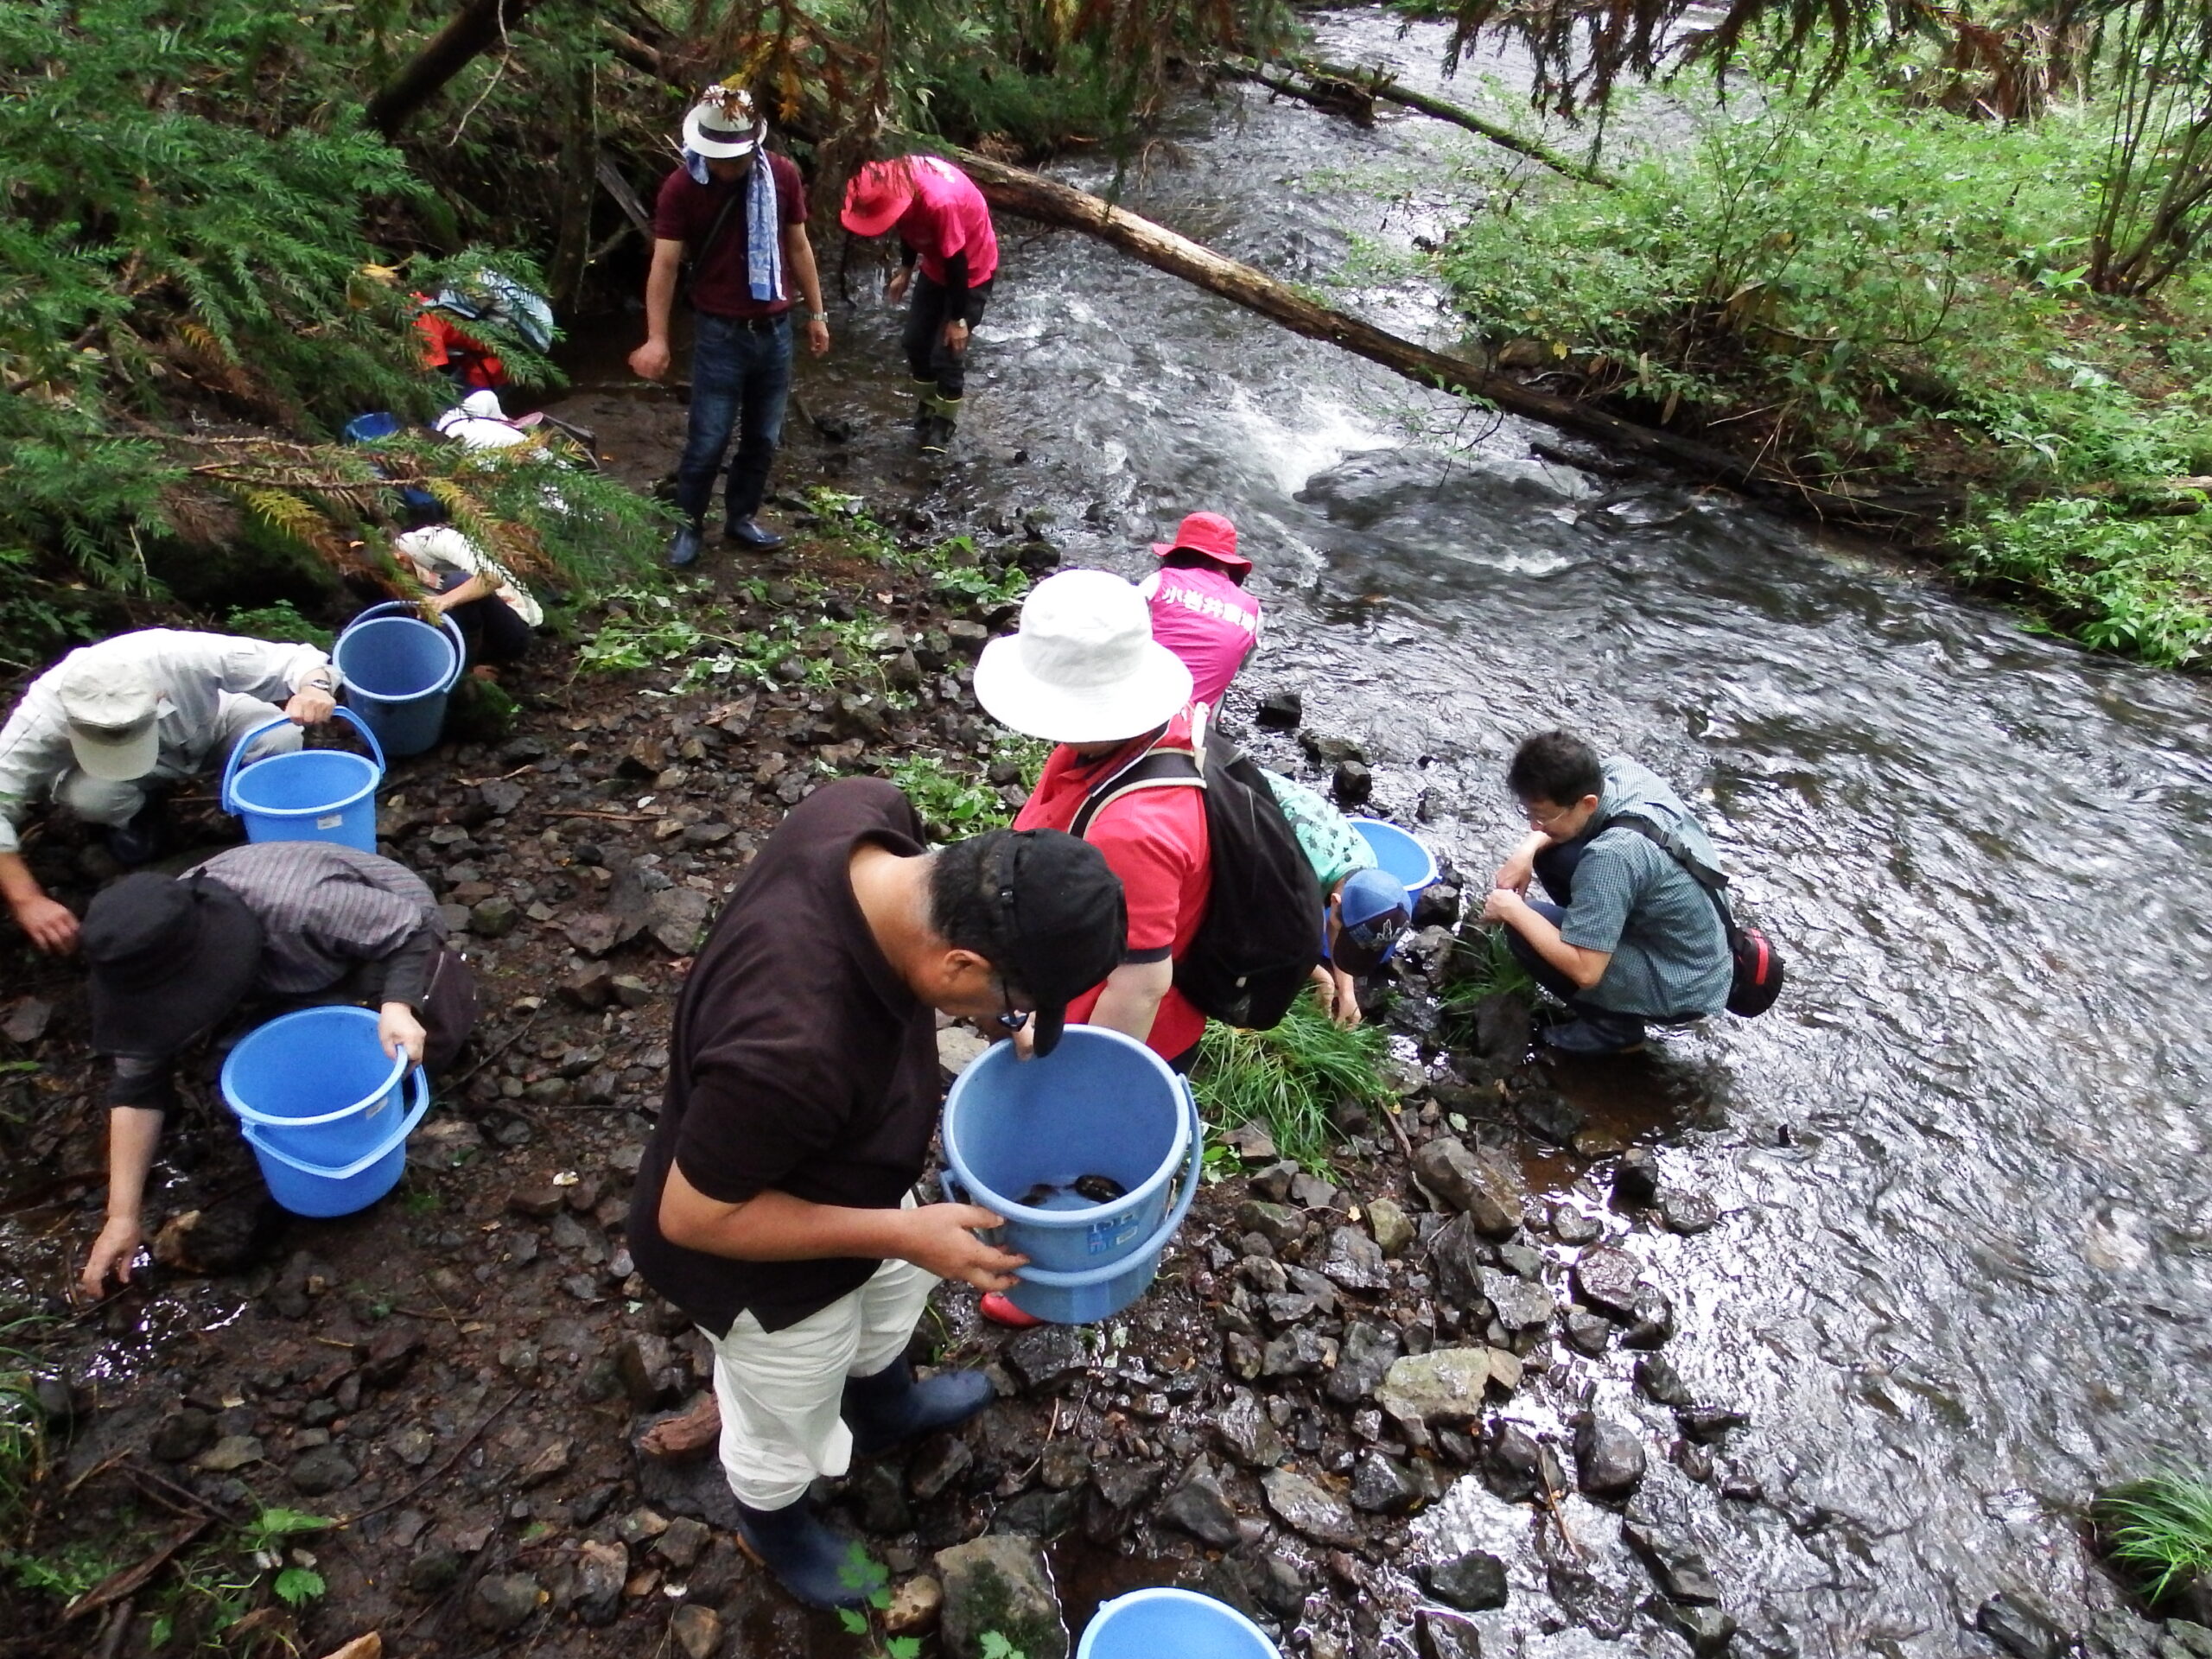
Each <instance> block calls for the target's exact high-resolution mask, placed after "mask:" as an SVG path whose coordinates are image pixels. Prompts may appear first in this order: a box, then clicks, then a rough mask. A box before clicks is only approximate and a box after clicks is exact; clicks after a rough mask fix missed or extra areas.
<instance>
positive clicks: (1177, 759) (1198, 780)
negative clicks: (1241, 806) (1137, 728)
mask: <svg viewBox="0 0 2212 1659" xmlns="http://www.w3.org/2000/svg"><path fill="white" fill-rule="evenodd" d="M1205 786H1206V778H1205V771H1204V769H1203V768H1201V767H1200V766H1199V765H1198V758H1197V757H1196V756H1195V755H1192V753H1189V752H1188V751H1187V750H1184V749H1147V750H1146V751H1145V752H1144V753H1141V754H1140V755H1138V756H1137V757H1136V759H1135V760H1131V761H1129V762H1128V763H1127V764H1126V765H1124V766H1121V767H1120V768H1119V769H1117V770H1116V771H1115V772H1112V773H1111V774H1110V775H1109V776H1107V777H1104V778H1102V779H1099V780H1098V781H1097V782H1096V784H1093V785H1091V786H1090V791H1089V792H1088V793H1087V794H1085V795H1084V798H1083V804H1082V805H1081V806H1079V807H1077V809H1076V815H1075V822H1074V823H1071V824H1070V825H1068V833H1069V834H1070V835H1071V836H1078V837H1080V836H1087V835H1088V834H1090V825H1091V822H1092V821H1093V820H1094V819H1096V817H1097V816H1098V815H1099V814H1100V813H1101V812H1103V811H1104V810H1106V809H1107V808H1108V807H1109V806H1111V805H1112V804H1114V803H1115V802H1116V801H1118V800H1120V799H1121V798H1122V796H1124V795H1134V794H1135V793H1136V791H1139V790H1141V789H1204V788H1205Z"/></svg>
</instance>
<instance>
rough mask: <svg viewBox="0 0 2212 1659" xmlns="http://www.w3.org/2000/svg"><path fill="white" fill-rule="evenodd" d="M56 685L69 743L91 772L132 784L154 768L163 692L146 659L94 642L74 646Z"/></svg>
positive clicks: (158, 753) (158, 754) (159, 741)
mask: <svg viewBox="0 0 2212 1659" xmlns="http://www.w3.org/2000/svg"><path fill="white" fill-rule="evenodd" d="M55 689H56V691H57V693H58V695H59V696H60V699H61V712H62V714H63V715H64V716H65V717H67V720H68V721H69V747H71V748H72V749H73V750H74V751H75V752H76V756H77V764H78V765H79V766H82V767H83V768H84V769H85V771H86V772H87V773H89V774H90V775H91V776H92V777H94V778H106V779H113V780H114V781H116V782H118V783H130V782H133V781H135V780H137V779H140V778H143V777H144V776H146V774H147V773H149V772H151V771H153V769H154V766H155V763H156V761H157V760H159V759H160V757H161V752H162V734H161V728H160V726H159V724H158V719H159V713H160V708H159V705H160V703H161V696H162V693H161V687H160V686H159V685H157V684H156V683H155V680H154V677H153V675H152V674H151V673H150V672H149V671H148V670H147V668H146V666H145V664H143V663H138V662H135V661H132V660H131V659H130V658H118V657H114V656H112V655H111V654H109V653H105V652H99V651H97V650H94V649H92V648H91V647H86V648H85V649H82V650H79V651H73V652H70V653H69V655H68V656H67V658H64V659H63V661H62V664H61V678H60V683H59V684H58V686H57V687H56V688H55Z"/></svg>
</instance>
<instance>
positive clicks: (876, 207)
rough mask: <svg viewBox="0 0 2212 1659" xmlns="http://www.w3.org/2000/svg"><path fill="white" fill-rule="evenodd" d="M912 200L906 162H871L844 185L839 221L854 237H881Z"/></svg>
mask: <svg viewBox="0 0 2212 1659" xmlns="http://www.w3.org/2000/svg"><path fill="white" fill-rule="evenodd" d="M913 199H914V175H913V174H912V172H911V171H910V170H909V169H908V168H907V166H906V162H903V161H899V162H869V163H868V165H867V166H866V167H864V168H861V170H860V171H859V172H857V173H855V174H854V175H853V176H852V181H851V182H850V183H849V184H847V185H846V186H845V208H844V211H843V212H842V213H840V214H838V216H837V218H838V222H839V223H841V224H842V225H843V226H844V227H845V228H846V229H847V230H849V231H850V232H852V233H853V234H854V235H855V236H881V235H882V234H883V233H884V232H886V231H887V230H889V229H890V228H891V227H892V226H893V225H896V224H897V223H898V222H899V215H900V214H901V213H905V212H906V205H907V204H908V203H909V202H911V201H912V200H913Z"/></svg>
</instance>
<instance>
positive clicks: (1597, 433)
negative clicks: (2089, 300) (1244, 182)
mask: <svg viewBox="0 0 2212 1659" xmlns="http://www.w3.org/2000/svg"><path fill="white" fill-rule="evenodd" d="M952 155H953V158H954V159H955V160H957V162H959V163H960V165H961V167H962V168H964V169H965V170H966V172H967V174H968V175H969V177H970V178H972V179H973V180H975V181H976V186H977V188H980V189H981V190H982V193H983V195H984V198H985V199H986V200H988V201H989V203H990V204H991V206H992V207H994V208H995V209H997V210H999V211H1001V212H1003V213H1014V214H1017V215H1019V216H1020V217H1021V218H1023V219H1033V220H1035V221H1036V222H1037V223H1039V224H1042V225H1052V226H1060V227H1062V228H1064V229H1067V230H1072V231H1080V232H1083V233H1084V235H1086V236H1092V237H1096V238H1098V239H1099V240H1100V241H1102V242H1105V243H1108V244H1109V245H1112V246H1114V247H1116V248H1119V249H1121V250H1122V251H1123V252H1125V253H1128V254H1130V255H1133V256H1134V257H1136V258H1138V259H1141V260H1142V261H1143V262H1144V263H1145V264H1148V265H1151V266H1152V267H1154V269H1155V270H1164V271H1166V273H1167V274H1168V275H1169V276H1171V277H1180V278H1181V279H1182V280H1183V281H1185V282H1186V283H1193V284H1195V285H1196V286H1198V287H1199V288H1203V289H1205V290H1206V291H1207V292H1208V293H1211V294H1216V295H1218V296H1221V297H1222V298H1223V299H1225V300H1229V301H1231V302H1234V303H1236V304H1237V305H1241V306H1243V307H1244V308H1247V309H1248V310H1252V311H1256V312H1258V313H1259V314H1260V315H1262V316H1264V317H1267V318H1268V319H1270V320H1271V321H1274V322H1277V323H1280V324H1281V325H1282V326H1283V327H1286V328H1288V329H1289V330H1291V331H1292V332H1293V333H1294V334H1303V335H1305V336H1306V338H1307V339H1309V340H1325V341H1326V342H1328V343H1329V344H1330V345H1332V346H1341V347H1342V348H1343V349H1344V350H1345V351H1348V352H1351V353H1355V354H1357V355H1358V356H1360V357H1363V358H1365V359H1368V361H1370V363H1379V364H1381V365H1383V367H1384V368H1386V369H1389V370H1390V371H1391V372H1394V373H1396V374H1401V375H1403V376H1404V377H1405V378H1407V379H1408V380H1412V381H1414V382H1416V383H1417V384H1419V385H1424V386H1428V387H1432V388H1436V389H1440V390H1442V391H1450V392H1456V393H1459V394H1460V395H1462V396H1465V397H1478V398H1481V399H1482V400H1484V402H1486V403H1490V404H1495V405H1496V406H1497V407H1498V408H1499V409H1502V410H1506V411H1507V412H1508V413H1510V414H1514V415H1520V416H1526V417H1527V418H1528V419H1530V420H1534V421H1541V422H1543V423H1545V424H1547V425H1549V426H1555V427H1558V428H1560V429H1562V430H1565V431H1568V432H1574V433H1579V434H1580V435H1584V436H1586V437H1591V438H1594V439H1596V440H1598V441H1599V442H1602V443H1605V444H1608V445H1611V446H1612V447H1613V448H1618V449H1622V450H1625V451H1627V452H1628V453H1630V454H1635V455H1640V456H1643V457H1645V458H1647V459H1649V460H1652V461H1662V462H1664V463H1666V464H1667V465H1669V466H1672V467H1678V468H1680V469H1681V470H1682V471H1684V472H1687V473H1688V474H1692V475H1693V476H1694V477H1696V478H1697V479H1698V480H1700V481H1703V482H1708V483H1716V484H1726V485H1727V486H1730V487H1732V488H1734V489H1738V490H1740V491H1742V492H1743V493H1745V494H1747V495H1751V496H1754V497H1757V498H1758V499H1761V500H1763V501H1767V502H1770V503H1773V504H1775V505H1779V506H1782V507H1783V508H1786V509H1788V510H1789V511H1791V512H1799V513H1808V514H1810V515H1811V516H1813V517H1814V518H1818V519H1820V520H1821V521H1822V522H1823V523H1827V524H1847V525H1853V526H1856V527H1858V528H1861V529H1866V530H1873V531H1882V532H1885V533H1890V534H1894V533H1897V531H1900V530H1903V529H1909V528H1910V527H1912V526H1914V525H1916V524H1924V523H1925V522H1926V520H1927V519H1928V518H1929V516H1930V514H1929V505H1928V503H1926V502H1925V501H1923V500H1919V499H1910V498H1898V497H1888V496H1873V495H1868V496H1859V495H1846V494H1842V493H1838V492H1836V491H1833V490H1825V489H1821V488H1820V487H1819V486H1816V485H1812V484H1808V483H1805V482H1804V481H1802V480H1799V479H1796V478H1793V477H1791V476H1789V474H1785V473H1783V472H1780V471H1778V470H1777V469H1775V468H1773V467H1764V466H1762V465H1760V464H1759V463H1758V462H1757V461H1751V460H1748V459H1746V458H1745V457H1743V456H1740V455H1735V454H1730V453H1729V452H1728V451H1726V450H1725V449H1721V448H1716V447H1714V446H1713V445H1711V444H1707V443H1700V442H1697V441H1696V440H1695V439H1694V438H1685V437H1681V436H1679V435H1676V434H1675V433H1672V432H1668V431H1665V430H1663V429H1660V428H1657V427H1649V426H1643V425H1639V424H1638V423H1636V422H1633V421H1627V420H1624V419H1622V418H1621V417H1620V416H1617V415H1611V414H1608V413H1606V412H1605V410H1601V409H1598V408H1596V407H1594V406H1593V405H1592V404H1584V403H1578V402H1576V401H1575V400H1574V399H1573V398H1571V397H1559V396H1557V395H1555V394H1554V393H1551V392H1548V391H1540V390H1538V389H1537V388H1535V387H1534V386H1530V385H1525V384H1523V383H1522V382H1521V381H1519V380H1516V379H1513V378H1510V376H1506V375H1502V374H1497V373H1495V372H1491V370H1489V369H1487V368H1485V367H1484V366H1483V365H1479V364H1477V363H1473V362H1471V361H1469V360H1468V359H1465V358H1463V357H1453V356H1451V355H1449V354H1448V353H1443V352H1437V351H1431V350H1430V349H1429V348H1428V347H1427V346H1417V345H1415V344H1414V342H1413V341H1411V340H1403V339H1401V338H1400V337H1399V336H1397V335H1396V334H1390V333H1389V332H1388V331H1387V330H1384V329H1382V328H1378V327H1375V325H1374V324H1372V323H1370V322H1363V321H1361V320H1360V319H1359V318H1357V317H1355V316H1351V315H1348V314H1347V313H1344V312H1342V311H1338V310H1335V309H1333V308H1331V307H1328V306H1325V305H1319V304H1317V303H1315V302H1313V301H1312V300H1309V299H1307V298H1306V296H1303V295H1301V294H1300V293H1299V292H1297V291H1296V290H1295V289H1292V288H1289V287H1287V286H1286V285H1285V284H1284V283H1279V282H1277V281H1275V280H1274V278H1273V277H1269V276H1268V275H1266V274H1265V273H1264V272H1262V271H1260V270H1255V269H1254V268H1253V267H1251V266H1250V265H1248V264H1242V263H1241V262H1239V261H1237V260H1235V259H1230V258H1226V257H1224V256H1223V255H1221V254H1218V253H1216V252H1215V251H1213V250H1212V249H1211V248H1208V247H1205V246H1204V245H1201V244H1199V243H1197V242H1193V241H1192V240H1191V239H1190V238H1188V237H1186V236H1182V235H1179V233H1177V232H1174V231H1171V230H1169V229H1167V228H1166V226H1161V225H1155V224H1154V223H1153V222H1152V221H1151V220H1150V219H1144V218H1141V217H1140V216H1139V215H1137V214H1135V213H1130V212H1129V211H1128V209H1127V208H1123V207H1115V206H1114V205H1113V204H1112V203H1111V202H1109V201H1107V200H1103V198H1101V197H1098V196H1094V195H1090V194H1087V193H1086V192H1084V191H1081V190H1077V189H1075V188H1071V187H1070V186H1068V185H1065V184H1061V183H1058V182H1057V181H1054V180H1052V179H1048V178H1046V177H1044V176H1043V175H1039V174H1036V173H1031V172H1027V171H1026V170H1024V169H1023V168H1018V167H1009V166H1007V165H1006V164H1005V163H1004V162H995V161H991V160H989V159H988V157H985V156H978V155H975V154H973V153H971V152H969V151H968V150H964V149H955V150H954V151H953V152H952Z"/></svg>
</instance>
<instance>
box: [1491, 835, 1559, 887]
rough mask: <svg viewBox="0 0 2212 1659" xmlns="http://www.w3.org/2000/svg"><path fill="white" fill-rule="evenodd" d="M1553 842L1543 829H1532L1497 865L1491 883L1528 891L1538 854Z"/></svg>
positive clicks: (1493, 885) (1494, 885)
mask: <svg viewBox="0 0 2212 1659" xmlns="http://www.w3.org/2000/svg"><path fill="white" fill-rule="evenodd" d="M1551 844H1552V838H1551V837H1550V836H1548V835H1546V834H1545V833H1544V832H1543V831H1542V830H1541V829H1532V830H1530V831H1529V833H1528V834H1527V835H1526V836H1522V839H1521V844H1520V845H1519V846H1517V847H1516V848H1515V849H1513V851H1512V854H1511V855H1510V856H1509V857H1508V858H1507V859H1506V861H1505V862H1504V863H1503V864H1501V865H1499V866H1498V867H1497V875H1496V876H1495V877H1494V878H1492V880H1491V886H1492V887H1504V888H1506V889H1508V890H1509V891H1510V892H1513V893H1526V892H1528V890H1529V878H1530V877H1531V876H1533V875H1534V874H1535V873H1536V855H1537V854H1538V853H1541V852H1542V851H1543V850H1544V849H1545V848H1547V847H1548V846H1550V845H1551Z"/></svg>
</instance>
